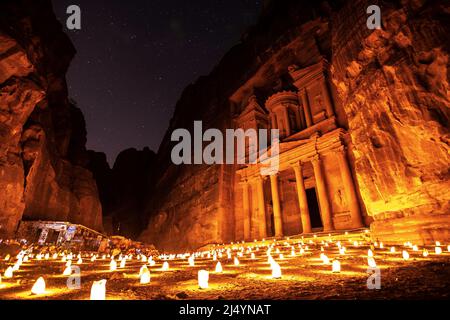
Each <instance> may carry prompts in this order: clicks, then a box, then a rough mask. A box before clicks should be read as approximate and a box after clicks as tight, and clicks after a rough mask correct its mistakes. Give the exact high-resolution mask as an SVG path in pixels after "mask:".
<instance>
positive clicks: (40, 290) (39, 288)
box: [31, 277, 45, 295]
mask: <svg viewBox="0 0 450 320" xmlns="http://www.w3.org/2000/svg"><path fill="white" fill-rule="evenodd" d="M31 293H32V294H35V295H39V294H44V293H45V280H44V278H42V277H40V278H39V279H37V280H36V282H35V283H34V285H33V287H32V288H31Z"/></svg>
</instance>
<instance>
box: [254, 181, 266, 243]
mask: <svg viewBox="0 0 450 320" xmlns="http://www.w3.org/2000/svg"><path fill="white" fill-rule="evenodd" d="M256 192H257V194H258V208H259V210H258V211H259V221H258V222H259V223H258V225H259V236H260V237H261V238H265V237H267V222H266V202H265V200H264V178H263V177H261V176H260V177H258V178H256Z"/></svg>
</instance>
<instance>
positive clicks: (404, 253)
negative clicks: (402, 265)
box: [402, 250, 409, 260]
mask: <svg viewBox="0 0 450 320" xmlns="http://www.w3.org/2000/svg"><path fill="white" fill-rule="evenodd" d="M402 257H403V260H408V259H409V253H408V251H406V250H403V252H402Z"/></svg>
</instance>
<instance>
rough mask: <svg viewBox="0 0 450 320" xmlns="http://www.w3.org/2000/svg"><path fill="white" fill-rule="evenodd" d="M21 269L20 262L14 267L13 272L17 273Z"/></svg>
mask: <svg viewBox="0 0 450 320" xmlns="http://www.w3.org/2000/svg"><path fill="white" fill-rule="evenodd" d="M19 269H20V263H19V262H16V263H15V264H14V266H13V267H12V270H13V272H16V271H18V270H19Z"/></svg>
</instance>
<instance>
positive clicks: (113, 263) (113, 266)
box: [109, 259, 117, 271]
mask: <svg viewBox="0 0 450 320" xmlns="http://www.w3.org/2000/svg"><path fill="white" fill-rule="evenodd" d="M116 270H117V262H116V260H114V259H112V260H111V262H110V263H109V271H116Z"/></svg>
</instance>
